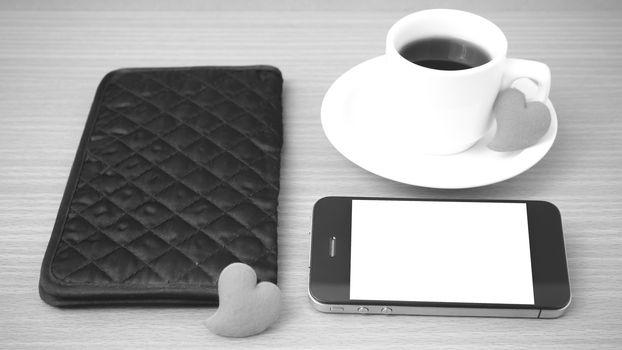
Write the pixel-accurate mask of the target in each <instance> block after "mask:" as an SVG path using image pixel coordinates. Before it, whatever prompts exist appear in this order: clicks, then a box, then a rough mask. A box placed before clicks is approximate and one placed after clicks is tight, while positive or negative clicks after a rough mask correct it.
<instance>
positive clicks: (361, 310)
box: [358, 306, 369, 314]
mask: <svg viewBox="0 0 622 350" xmlns="http://www.w3.org/2000/svg"><path fill="white" fill-rule="evenodd" d="M358 312H359V313H361V314H366V313H368V312H369V309H368V308H366V307H365V306H359V308H358Z"/></svg>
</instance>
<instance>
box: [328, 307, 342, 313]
mask: <svg viewBox="0 0 622 350" xmlns="http://www.w3.org/2000/svg"><path fill="white" fill-rule="evenodd" d="M330 311H332V312H343V308H342V307H341V306H331V307H330Z"/></svg>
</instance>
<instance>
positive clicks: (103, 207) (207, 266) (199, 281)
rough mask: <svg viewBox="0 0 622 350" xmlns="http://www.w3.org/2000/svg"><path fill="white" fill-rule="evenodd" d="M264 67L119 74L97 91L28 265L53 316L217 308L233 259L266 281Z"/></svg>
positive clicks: (268, 215) (275, 117) (268, 99)
mask: <svg viewBox="0 0 622 350" xmlns="http://www.w3.org/2000/svg"><path fill="white" fill-rule="evenodd" d="M282 85H283V80H282V77H281V73H280V72H279V70H278V69H276V68H274V67H269V66H253V67H196V68H153V69H122V70H117V71H113V72H111V73H109V74H108V75H107V76H106V77H105V78H104V79H103V80H102V82H101V83H100V85H99V88H98V89H97V93H96V96H95V100H94V102H93V106H92V108H91V112H90V114H89V117H88V120H87V122H86V126H85V129H84V133H83V135H82V139H81V141H80V145H79V148H78V151H77V154H76V158H75V161H74V164H73V167H72V169H71V173H70V176H69V180H68V183H67V187H66V189H65V193H64V196H63V200H62V202H61V205H60V209H59V211H58V217H57V219H56V223H55V225H54V229H53V232H52V236H51V238H50V242H49V245H48V248H47V251H46V253H45V257H44V260H43V264H42V267H41V276H40V281H39V292H40V295H41V298H42V299H43V300H44V301H45V302H47V303H48V304H51V305H55V306H72V305H74V306H77V305H95V304H108V305H129V304H208V305H216V304H217V303H218V294H217V281H218V276H219V274H220V272H221V270H222V269H224V268H225V267H226V266H227V265H229V264H230V263H233V262H237V261H241V262H243V263H246V264H248V265H250V266H252V267H253V268H254V269H255V271H256V272H257V276H258V279H259V280H260V281H271V282H275V283H276V278H277V204H278V194H279V171H280V154H281V145H282V138H283V131H282V110H281V92H282Z"/></svg>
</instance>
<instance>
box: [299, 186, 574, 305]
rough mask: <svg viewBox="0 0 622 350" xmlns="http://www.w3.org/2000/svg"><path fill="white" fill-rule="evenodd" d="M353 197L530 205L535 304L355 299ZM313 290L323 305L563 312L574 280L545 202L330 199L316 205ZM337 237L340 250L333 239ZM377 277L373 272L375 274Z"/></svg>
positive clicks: (557, 224) (554, 213)
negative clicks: (352, 286) (352, 287)
mask: <svg viewBox="0 0 622 350" xmlns="http://www.w3.org/2000/svg"><path fill="white" fill-rule="evenodd" d="M352 200H384V201H386V200H391V201H439V202H492V203H526V205H527V217H528V226H529V245H530V252H531V268H532V278H533V286H534V301H535V303H534V305H524V304H485V303H448V302H421V301H408V302H405V301H392V300H350V298H349V288H350V239H351V214H352ZM312 221H313V222H312V232H311V252H310V266H309V267H310V273H309V294H310V295H311V297H312V298H313V299H315V300H316V301H317V302H319V303H323V304H335V305H362V304H364V305H395V306H420V307H421V306H430V307H452V308H456V307H458V308H461V307H465V308H491V309H508V308H511V309H540V310H543V309H544V310H560V309H563V308H565V307H566V306H567V305H568V303H569V302H570V284H569V280H568V268H567V264H566V253H565V248H564V238H563V232H562V223H561V215H560V212H559V210H558V209H557V207H556V206H555V205H553V204H552V203H549V202H545V201H521V200H464V199H443V200H439V199H411V198H366V197H324V198H322V199H320V200H318V201H317V202H316V203H315V205H314V207H313V218H312ZM332 237H335V238H336V239H335V242H336V246H335V247H334V249H335V251H336V254H335V256H334V257H330V256H329V254H328V252H329V242H330V240H331V238H332ZM370 278H373V276H370Z"/></svg>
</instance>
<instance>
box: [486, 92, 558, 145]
mask: <svg viewBox="0 0 622 350" xmlns="http://www.w3.org/2000/svg"><path fill="white" fill-rule="evenodd" d="M493 114H494V117H495V119H496V120H497V132H496V134H495V136H494V138H493V139H492V141H491V142H490V143H489V144H488V148H490V149H491V150H493V151H497V152H513V151H519V150H522V149H525V148H527V147H530V146H533V145H535V144H536V143H537V142H538V141H539V140H540V139H541V138H542V136H544V134H546V132H547V131H548V130H549V127H550V125H551V114H550V112H549V109H548V108H547V106H546V105H545V104H544V103H542V102H526V100H525V95H524V94H523V93H522V92H521V91H520V90H518V89H506V90H503V91H501V92H500V93H499V96H498V97H497V100H496V101H495V107H494V110H493Z"/></svg>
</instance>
